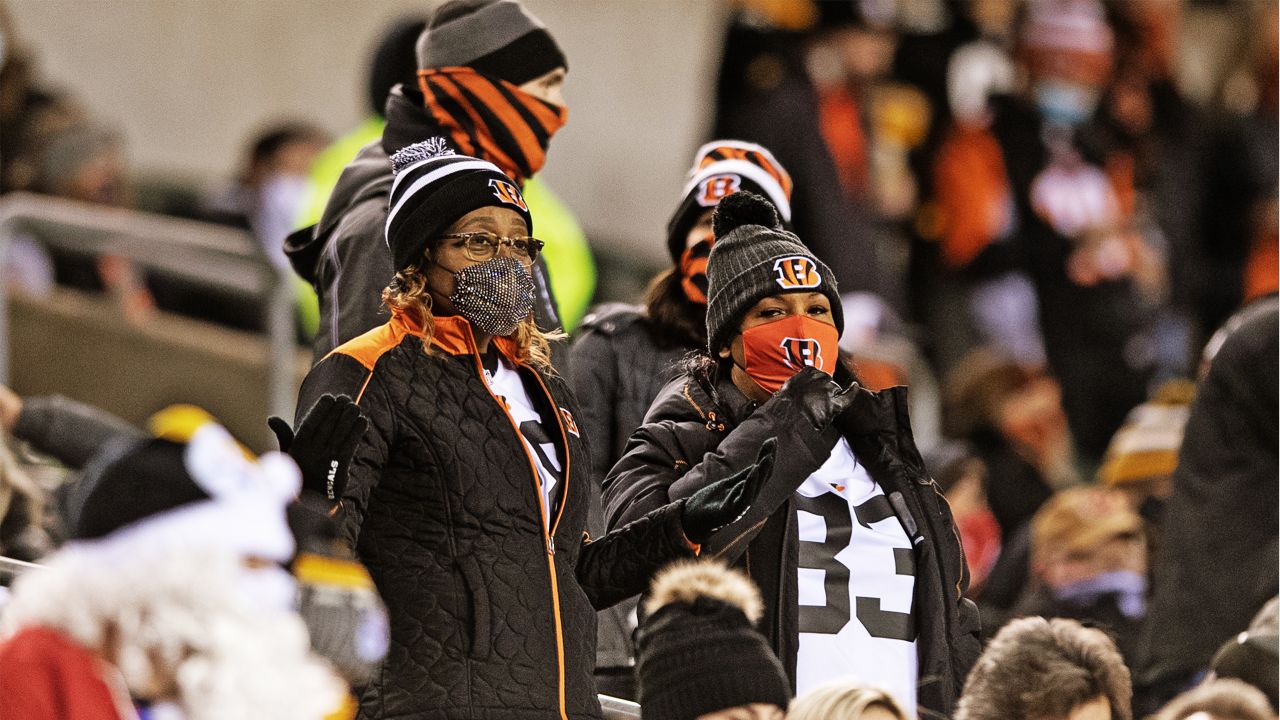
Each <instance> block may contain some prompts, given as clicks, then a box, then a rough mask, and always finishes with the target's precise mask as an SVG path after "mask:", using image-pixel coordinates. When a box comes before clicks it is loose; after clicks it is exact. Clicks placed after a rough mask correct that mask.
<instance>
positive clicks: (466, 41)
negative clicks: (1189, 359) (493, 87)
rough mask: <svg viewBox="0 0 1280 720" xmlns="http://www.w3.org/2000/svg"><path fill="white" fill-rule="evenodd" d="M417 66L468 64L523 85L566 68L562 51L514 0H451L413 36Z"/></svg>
mask: <svg viewBox="0 0 1280 720" xmlns="http://www.w3.org/2000/svg"><path fill="white" fill-rule="evenodd" d="M417 55H418V67H419V68H421V69H423V70H430V69H433V68H441V67H469V68H473V69H474V70H476V71H478V72H481V73H484V74H485V75H489V76H491V77H495V78H498V79H499V80H506V81H507V82H509V83H511V84H513V85H522V84H524V83H526V82H529V81H530V80H534V79H536V78H539V77H542V76H543V75H546V74H547V73H549V72H551V71H552V70H555V69H556V68H559V67H563V68H568V67H569V63H568V61H567V60H565V57H564V51H562V50H561V49H560V46H559V45H557V44H556V41H555V38H553V37H551V33H550V32H547V27H546V26H545V25H543V24H542V21H541V20H539V19H538V18H536V17H534V16H533V14H532V13H530V12H529V11H528V9H526V8H525V7H524V5H523V4H521V3H520V2H518V0H453V2H447V3H445V4H443V5H441V6H440V7H439V8H437V9H436V11H435V13H434V14H433V15H432V16H431V23H430V24H429V25H428V26H427V30H426V32H424V33H422V35H421V36H420V37H419V38H418V45H417Z"/></svg>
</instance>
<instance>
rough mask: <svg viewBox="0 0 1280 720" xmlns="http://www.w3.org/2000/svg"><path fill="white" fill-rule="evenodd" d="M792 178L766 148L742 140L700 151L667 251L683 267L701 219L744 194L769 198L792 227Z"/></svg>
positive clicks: (671, 228)
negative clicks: (682, 258)
mask: <svg viewBox="0 0 1280 720" xmlns="http://www.w3.org/2000/svg"><path fill="white" fill-rule="evenodd" d="M791 187H792V184H791V176H790V175H789V174H787V171H786V169H785V168H783V167H782V164H781V163H779V162H778V161H777V159H776V158H774V157H773V153H771V152H769V151H768V150H767V149H766V148H765V147H763V146H761V145H756V144H755V143H749V142H741V141H739V140H714V141H712V142H709V143H707V144H706V145H703V146H702V147H700V148H698V152H697V153H696V154H695V155H694V159H693V168H692V169H691V170H690V171H689V181H688V182H687V183H685V186H684V190H683V191H682V192H681V200H680V206H679V207H678V208H676V212H675V214H674V215H672V216H671V222H670V223H668V224H667V248H668V250H670V251H671V260H672V262H675V263H679V262H680V256H681V254H682V253H683V252H684V249H685V244H686V242H687V240H688V237H689V230H690V229H691V228H692V227H693V226H694V225H695V224H696V223H697V221H698V217H699V216H700V215H702V213H704V212H706V211H707V210H708V209H711V208H714V207H715V206H716V205H718V204H719V203H720V201H721V200H723V199H724V198H725V197H727V196H729V195H731V194H733V193H735V192H739V191H742V190H746V191H749V192H753V193H755V194H757V195H760V196H762V197H764V198H766V199H767V200H768V201H769V202H770V203H772V204H773V206H774V208H776V209H777V212H778V215H779V216H781V218H782V222H783V226H784V227H790V223H791Z"/></svg>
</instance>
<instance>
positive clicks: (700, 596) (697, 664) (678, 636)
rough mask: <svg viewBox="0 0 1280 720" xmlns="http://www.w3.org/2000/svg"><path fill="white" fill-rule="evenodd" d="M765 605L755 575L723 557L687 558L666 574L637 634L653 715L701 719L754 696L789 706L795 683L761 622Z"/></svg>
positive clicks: (644, 700)
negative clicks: (717, 560)
mask: <svg viewBox="0 0 1280 720" xmlns="http://www.w3.org/2000/svg"><path fill="white" fill-rule="evenodd" d="M762 608H763V602H762V601H761V599H760V591H759V590H757V589H756V586H755V585H754V584H752V582H751V580H749V579H748V578H747V577H746V576H744V575H743V574H742V573H740V572H738V571H736V570H730V569H728V568H726V567H725V566H724V565H721V564H719V563H713V562H706V561H692V562H683V563H678V564H675V565H672V566H671V567H669V568H667V569H666V570H663V571H662V572H661V573H659V574H658V576H657V577H656V578H655V579H654V581H653V587H652V591H651V592H650V596H649V599H648V601H647V602H646V603H645V609H646V610H647V611H648V612H647V615H646V617H645V619H644V620H643V621H642V622H641V623H640V628H639V630H638V631H637V635H636V639H637V642H636V646H637V651H638V652H637V666H636V674H637V678H638V680H639V690H640V705H641V706H642V707H643V708H644V716H645V718H646V720H694V718H697V717H699V716H701V715H705V714H707V713H713V712H716V711H719V710H725V709H728V708H733V707H737V706H739V705H750V704H752V703H769V704H773V705H776V706H778V707H779V708H782V709H784V710H785V709H786V707H787V704H788V703H789V702H790V700H791V684H790V681H789V680H788V679H787V674H786V671H785V670H783V668H782V663H781V662H780V661H779V660H778V658H777V656H776V655H774V653H773V650H772V649H771V648H770V647H769V643H768V642H767V641H766V640H765V638H764V636H763V635H761V634H760V633H759V632H758V631H757V630H756V629H755V623H756V622H757V621H758V620H759V618H760V614H761V609H762Z"/></svg>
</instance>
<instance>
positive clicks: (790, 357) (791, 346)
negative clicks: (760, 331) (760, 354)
mask: <svg viewBox="0 0 1280 720" xmlns="http://www.w3.org/2000/svg"><path fill="white" fill-rule="evenodd" d="M779 345H780V346H781V347H782V352H783V353H784V354H785V356H786V357H785V359H786V361H787V364H788V365H790V366H791V367H793V368H796V369H797V370H799V369H801V368H805V367H816V368H818V369H819V370H821V369H822V368H823V367H824V366H823V362H822V343H820V342H818V341H817V340H814V339H813V338H793V337H789V338H783V340H782V342H781V343H779Z"/></svg>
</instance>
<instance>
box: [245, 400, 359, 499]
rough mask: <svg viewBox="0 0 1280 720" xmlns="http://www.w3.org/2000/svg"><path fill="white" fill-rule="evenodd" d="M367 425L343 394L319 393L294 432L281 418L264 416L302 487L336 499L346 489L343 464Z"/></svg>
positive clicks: (353, 452) (353, 451)
mask: <svg viewBox="0 0 1280 720" xmlns="http://www.w3.org/2000/svg"><path fill="white" fill-rule="evenodd" d="M368 426H369V421H368V420H366V419H365V417H364V416H363V415H361V414H360V408H358V407H356V404H355V403H354V402H352V401H351V398H349V397H347V396H346V395H338V396H334V395H322V396H321V397H320V399H319V400H317V401H316V404H315V405H312V406H311V409H310V410H308V411H307V414H306V417H304V418H302V422H300V423H298V429H297V431H296V432H295V431H294V430H293V428H291V427H289V423H287V422H285V421H284V419H283V418H280V417H277V416H275V415H272V416H271V417H269V418H267V427H269V428H271V431H272V432H274V433H275V434H276V441H277V442H278V443H280V451H281V452H286V453H289V456H290V457H292V458H293V461H294V462H296V463H298V469H300V470H301V471H302V489H303V490H310V491H313V492H318V493H320V494H322V495H324V496H325V497H326V498H328V499H330V500H337V499H338V497H339V496H341V495H342V491H343V490H344V489H346V486H347V467H348V466H349V465H350V464H351V456H352V455H354V454H355V452H356V443H358V442H360V437H361V436H363V435H364V431H365V428H367V427H368Z"/></svg>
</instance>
